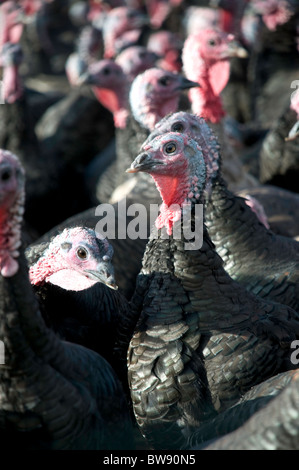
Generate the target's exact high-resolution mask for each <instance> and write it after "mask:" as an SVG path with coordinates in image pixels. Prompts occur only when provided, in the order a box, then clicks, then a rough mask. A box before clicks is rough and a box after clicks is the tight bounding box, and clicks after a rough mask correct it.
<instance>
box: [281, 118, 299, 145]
mask: <svg viewBox="0 0 299 470" xmlns="http://www.w3.org/2000/svg"><path fill="white" fill-rule="evenodd" d="M297 137H299V121H297V122H296V123H295V124H294V125H293V127H292V129H291V130H290V132H289V135H288V136H287V137H285V139H284V140H285V141H286V142H290V141H292V140H295V139H297Z"/></svg>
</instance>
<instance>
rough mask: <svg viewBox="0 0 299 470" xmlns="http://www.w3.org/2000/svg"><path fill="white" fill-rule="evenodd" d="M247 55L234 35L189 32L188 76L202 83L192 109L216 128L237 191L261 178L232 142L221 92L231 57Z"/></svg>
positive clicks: (185, 66)
mask: <svg viewBox="0 0 299 470" xmlns="http://www.w3.org/2000/svg"><path fill="white" fill-rule="evenodd" d="M246 56H247V52H246V50H245V49H244V48H243V47H241V46H240V45H239V44H238V43H237V42H236V41H235V40H234V36H233V35H232V34H227V33H224V32H222V31H220V30H218V29H216V28H207V29H204V30H202V31H200V32H199V33H195V34H192V35H189V36H188V37H187V38H186V40H185V42H184V47H183V52H182V60H183V70H184V72H185V74H186V77H188V78H189V79H190V80H193V81H197V82H198V83H199V84H200V87H199V88H194V89H191V90H190V92H189V99H190V101H191V109H192V112H194V113H196V114H198V115H199V116H202V117H203V118H204V119H206V120H207V122H208V123H210V124H211V126H212V128H213V129H214V130H215V133H216V135H217V137H218V138H219V141H220V143H221V145H222V147H223V149H224V155H223V172H224V174H225V177H226V179H227V182H228V184H229V187H230V188H231V189H234V190H236V189H241V188H244V187H252V186H256V185H257V181H255V179H254V178H253V177H251V176H250V175H248V174H247V173H246V172H245V171H244V168H243V167H242V164H241V162H240V160H239V158H238V155H237V153H236V152H235V151H234V149H233V147H232V146H231V145H230V143H229V141H228V136H227V135H226V132H225V126H224V119H225V115H226V113H225V110H224V108H223V105H222V99H221V91H222V90H223V89H224V87H225V86H226V84H227V82H228V80H229V75H230V62H229V60H230V59H231V58H232V57H246Z"/></svg>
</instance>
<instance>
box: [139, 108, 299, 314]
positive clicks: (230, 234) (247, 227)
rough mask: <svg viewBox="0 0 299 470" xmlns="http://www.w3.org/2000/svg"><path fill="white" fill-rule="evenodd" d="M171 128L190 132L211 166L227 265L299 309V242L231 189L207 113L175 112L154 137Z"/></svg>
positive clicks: (216, 238)
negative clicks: (282, 233) (262, 217)
mask: <svg viewBox="0 0 299 470" xmlns="http://www.w3.org/2000/svg"><path fill="white" fill-rule="evenodd" d="M171 130H174V131H178V132H187V133H189V134H190V135H191V136H192V138H194V139H195V140H196V141H197V142H198V144H199V145H200V147H201V149H202V152H203V155H204V159H205V162H206V165H207V173H208V178H207V186H208V187H207V193H208V194H207V210H206V223H207V227H208V230H209V234H210V236H211V238H212V241H213V242H214V244H215V247H216V249H217V252H218V254H219V255H220V256H221V258H222V259H223V261H224V267H225V270H226V271H227V272H228V273H229V274H230V276H231V277H232V278H233V279H235V280H236V281H238V282H239V283H240V284H242V285H243V286H244V287H246V289H248V290H249V291H251V292H253V293H254V294H258V295H259V296H261V297H263V298H270V299H272V300H274V301H277V302H281V303H283V304H286V305H289V306H290V307H292V308H294V309H295V310H297V311H299V288H298V280H299V269H298V268H299V244H298V242H296V241H294V240H292V239H289V238H286V237H282V236H279V235H275V234H274V233H273V232H272V231H271V230H268V229H267V227H265V225H264V223H262V222H261V221H260V219H259V218H258V217H257V216H256V215H255V213H254V212H253V211H252V210H251V209H250V207H248V203H246V200H244V199H243V198H240V197H237V196H235V195H234V193H233V192H231V191H230V190H229V189H228V188H227V184H226V181H225V180H224V179H223V177H222V174H221V153H220V151H219V145H218V141H217V139H216V137H215V135H214V134H213V132H212V130H211V129H210V128H209V126H208V125H207V124H206V122H205V121H204V119H203V118H198V117H197V116H195V115H192V114H188V113H184V112H181V113H175V114H173V115H170V116H168V117H166V118H164V120H162V121H160V123H158V125H157V126H156V129H155V130H154V132H153V133H152V134H151V135H150V136H149V137H148V141H150V140H151V139H153V138H155V136H157V135H159V134H163V133H164V132H169V131H171Z"/></svg>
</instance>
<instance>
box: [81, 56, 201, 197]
mask: <svg viewBox="0 0 299 470" xmlns="http://www.w3.org/2000/svg"><path fill="white" fill-rule="evenodd" d="M82 80H84V82H85V83H90V84H92V85H93V89H94V91H95V94H96V96H97V97H98V99H99V100H101V101H102V102H103V103H105V106H107V107H108V108H109V109H110V110H111V111H112V112H113V116H114V121H115V126H116V154H117V156H116V159H117V160H116V165H115V166H113V167H112V168H108V170H107V172H105V173H104V174H103V175H102V176H101V177H100V179H99V181H98V184H97V190H96V194H97V199H98V201H100V202H106V201H108V200H111V192H112V189H116V188H117V187H118V186H119V185H122V184H123V183H125V184H126V183H127V182H128V179H129V178H128V175H126V174H125V169H126V168H127V167H128V166H129V165H130V164H131V162H132V161H133V159H134V158H135V156H136V153H138V149H139V148H140V146H141V145H142V143H143V142H144V140H145V139H146V137H147V135H148V133H149V131H150V130H152V129H153V127H154V125H155V124H156V123H157V122H158V121H159V120H160V119H161V118H162V117H164V116H165V115H166V114H167V113H169V112H172V111H175V110H176V109H177V108H178V105H179V97H180V94H181V92H182V91H183V90H185V89H187V88H190V87H192V86H195V85H196V86H197V84H195V83H194V82H192V81H190V80H188V79H186V78H185V77H183V76H182V75H180V74H176V73H173V72H169V71H166V70H162V69H159V68H156V67H153V68H150V69H147V70H146V71H145V72H143V73H141V74H138V75H137V77H136V78H135V79H134V80H133V83H132V84H131V85H130V82H129V81H128V80H124V76H123V74H122V72H121V68H120V66H118V65H117V64H115V63H114V62H113V61H100V62H98V63H97V64H94V65H93V66H92V67H90V68H89V73H88V75H87V76H86V77H85V78H82ZM107 82H108V83H109V85H108V84H107V85H105V83H107ZM105 86H106V88H105ZM107 86H109V92H107ZM140 179H141V180H144V178H138V180H140ZM134 181H135V180H133V184H134ZM147 181H148V180H147V179H146V185H147ZM107 183H109V184H107ZM138 183H139V181H138ZM151 186H152V185H151ZM128 187H129V190H131V189H132V186H130V185H129V186H128ZM145 189H146V190H147V188H145ZM138 191H139V185H138V188H137V192H138ZM152 192H153V193H154V196H153V197H156V189H155V188H154V189H153V191H150V190H149V191H148V193H149V195H151V193H152ZM123 194H124V193H123V192H122V193H121V197H120V196H118V198H115V195H114V199H112V201H113V202H115V201H117V200H119V199H122V197H123ZM140 197H141V191H140V195H139V196H138V201H135V202H140ZM146 197H147V195H146ZM150 197H152V196H150ZM132 199H134V196H133V198H132Z"/></svg>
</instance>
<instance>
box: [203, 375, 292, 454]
mask: <svg viewBox="0 0 299 470" xmlns="http://www.w3.org/2000/svg"><path fill="white" fill-rule="evenodd" d="M298 387H299V375H298V371H297V373H295V374H294V377H293V380H292V381H291V382H290V383H289V384H288V385H287V386H286V387H285V389H284V390H282V392H281V393H280V394H279V395H278V396H277V397H276V398H275V399H273V400H271V402H270V403H269V404H268V405H267V406H266V407H265V408H263V409H261V410H260V411H258V412H257V413H256V414H254V415H253V416H252V417H251V418H250V419H249V420H248V421H247V422H246V423H245V424H244V425H243V426H242V427H240V428H238V429H236V430H235V431H234V432H232V433H230V434H227V435H226V436H223V437H222V438H221V439H219V440H216V441H215V442H213V443H211V444H209V445H207V446H206V447H205V449H206V450H224V449H225V450H298V444H299V429H298V419H297V416H298V393H299V392H298Z"/></svg>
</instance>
